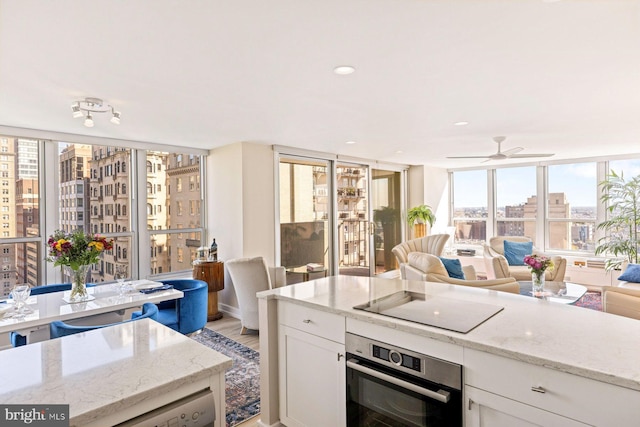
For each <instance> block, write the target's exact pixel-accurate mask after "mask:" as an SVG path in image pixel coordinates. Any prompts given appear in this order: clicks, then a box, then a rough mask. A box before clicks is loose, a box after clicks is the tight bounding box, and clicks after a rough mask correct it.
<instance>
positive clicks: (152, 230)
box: [146, 150, 204, 275]
mask: <svg viewBox="0 0 640 427" xmlns="http://www.w3.org/2000/svg"><path fill="white" fill-rule="evenodd" d="M200 165H201V156H198V155H194V154H193V153H188V152H184V153H175V152H168V151H156V150H147V152H146V171H147V173H146V178H147V182H146V188H147V209H146V211H147V215H146V220H147V230H148V233H149V250H150V270H149V274H151V275H158V274H164V273H169V272H175V271H183V270H188V269H190V268H191V265H192V263H193V261H194V260H195V259H196V252H197V249H198V247H200V246H201V242H202V238H203V236H204V228H203V212H202V202H203V198H202V194H203V193H202V189H201V188H200V183H201V180H200V178H201V174H202V171H201V168H200Z"/></svg>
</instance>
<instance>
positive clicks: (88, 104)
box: [71, 98, 120, 128]
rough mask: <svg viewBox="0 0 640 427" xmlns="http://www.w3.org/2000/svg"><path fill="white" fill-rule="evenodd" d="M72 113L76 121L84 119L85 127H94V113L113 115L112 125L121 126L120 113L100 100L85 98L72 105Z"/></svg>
mask: <svg viewBox="0 0 640 427" xmlns="http://www.w3.org/2000/svg"><path fill="white" fill-rule="evenodd" d="M71 113H72V115H73V118H74V119H77V118H79V117H84V125H85V126H86V127H88V128H90V127H93V124H94V123H93V114H92V113H111V123H113V124H115V125H119V124H120V111H116V110H115V108H113V107H112V106H111V105H109V104H106V103H105V102H104V101H103V100H102V99H100V98H85V99H82V100H80V101H75V102H74V103H73V104H71Z"/></svg>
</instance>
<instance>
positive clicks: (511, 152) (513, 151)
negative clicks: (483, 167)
mask: <svg viewBox="0 0 640 427" xmlns="http://www.w3.org/2000/svg"><path fill="white" fill-rule="evenodd" d="M522 150H524V148H522V147H514V148H510V149H508V150H507V151H503V152H502V154H504V155H505V156H507V157H511V156H513V155H514V154H516V153H519V152H521V151H522Z"/></svg>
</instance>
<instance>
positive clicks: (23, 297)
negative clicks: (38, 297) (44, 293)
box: [11, 285, 31, 316]
mask: <svg viewBox="0 0 640 427" xmlns="http://www.w3.org/2000/svg"><path fill="white" fill-rule="evenodd" d="M11 295H12V297H13V302H14V304H15V311H16V312H15V314H16V315H17V316H21V315H24V314H25V306H26V305H27V300H28V299H29V296H30V295H31V287H30V286H29V285H16V286H15V287H14V288H13V290H12V291H11Z"/></svg>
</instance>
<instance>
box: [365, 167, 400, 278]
mask: <svg viewBox="0 0 640 427" xmlns="http://www.w3.org/2000/svg"><path fill="white" fill-rule="evenodd" d="M402 189H403V185H402V173H401V172H399V171H393V170H384V169H372V170H371V192H370V193H371V207H372V209H373V224H374V227H375V228H374V234H373V239H374V243H373V245H374V246H373V247H374V248H375V251H374V253H373V258H374V260H373V261H372V263H371V265H372V266H373V271H372V275H375V274H380V273H384V272H386V271H390V270H394V269H396V268H398V263H397V261H396V257H395V255H393V253H392V252H391V249H393V247H394V246H395V245H397V244H398V243H400V242H401V241H402V215H401V213H402V199H403V197H402V194H403V193H402Z"/></svg>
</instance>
